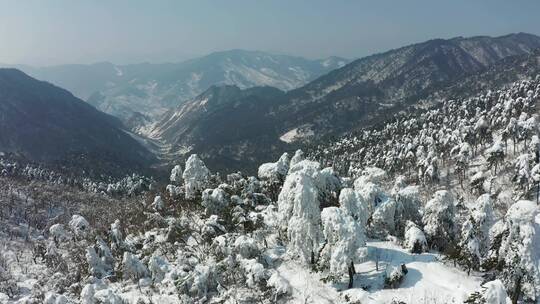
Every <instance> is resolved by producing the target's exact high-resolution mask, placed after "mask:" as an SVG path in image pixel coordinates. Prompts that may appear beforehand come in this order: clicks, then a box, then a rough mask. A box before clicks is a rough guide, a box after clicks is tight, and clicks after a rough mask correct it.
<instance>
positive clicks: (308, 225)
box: [278, 160, 321, 263]
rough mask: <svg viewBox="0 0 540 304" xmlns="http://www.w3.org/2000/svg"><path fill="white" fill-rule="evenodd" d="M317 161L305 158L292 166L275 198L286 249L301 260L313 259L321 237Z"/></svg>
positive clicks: (308, 260) (309, 260)
mask: <svg viewBox="0 0 540 304" xmlns="http://www.w3.org/2000/svg"><path fill="white" fill-rule="evenodd" d="M319 166H320V165H319V163H317V162H313V161H308V160H304V161H301V162H300V163H298V164H296V165H295V166H294V167H293V168H291V172H290V173H289V175H288V176H287V178H286V179H285V183H284V184H283V189H282V190H281V192H280V194H279V198H278V212H279V216H280V226H281V230H285V231H286V232H287V237H288V241H289V246H288V250H289V251H290V253H291V254H292V255H293V256H298V257H299V258H300V260H301V261H304V262H311V263H313V262H314V257H315V252H316V251H317V248H318V246H319V239H320V234H321V233H320V227H319V225H320V210H319V208H320V202H319V189H318V188H317V176H318V174H319Z"/></svg>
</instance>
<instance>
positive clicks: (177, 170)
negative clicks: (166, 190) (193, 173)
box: [169, 165, 182, 185]
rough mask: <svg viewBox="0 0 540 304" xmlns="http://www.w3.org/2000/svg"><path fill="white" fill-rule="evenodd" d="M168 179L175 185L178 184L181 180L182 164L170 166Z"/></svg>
mask: <svg viewBox="0 0 540 304" xmlns="http://www.w3.org/2000/svg"><path fill="white" fill-rule="evenodd" d="M169 180H170V181H171V182H172V183H175V184H176V185H179V184H180V182H181V181H182V166H180V165H176V166H174V167H173V168H172V170H171V176H170V177H169Z"/></svg>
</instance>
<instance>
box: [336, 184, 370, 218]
mask: <svg viewBox="0 0 540 304" xmlns="http://www.w3.org/2000/svg"><path fill="white" fill-rule="evenodd" d="M339 207H340V209H342V210H343V211H344V212H345V213H346V214H348V215H350V216H352V217H353V219H354V220H356V221H358V222H359V223H360V225H362V227H365V226H366V224H367V221H368V217H369V211H368V206H367V204H366V202H365V201H364V200H363V198H362V197H361V196H360V194H358V192H356V191H354V190H353V189H351V188H344V189H342V190H341V193H340V194H339Z"/></svg>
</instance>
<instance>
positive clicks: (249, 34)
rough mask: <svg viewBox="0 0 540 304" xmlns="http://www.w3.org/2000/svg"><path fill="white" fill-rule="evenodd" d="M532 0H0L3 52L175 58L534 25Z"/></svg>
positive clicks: (23, 57)
mask: <svg viewBox="0 0 540 304" xmlns="http://www.w3.org/2000/svg"><path fill="white" fill-rule="evenodd" d="M539 13H540V1H538V0H519V1H510V0H489V1H488V0H485V1H482V0H452V1H442V0H441V1H438V0H407V1H405V0H394V1H389V0H376V1H375V0H374V1H361V0H357V1H352V0H349V1H346V0H327V1H322V0H273V1H270V0H250V1H248V0H213V1H211V0H193V1H182V0H146V1H144V0H87V1H83V0H0V46H1V47H0V62H3V63H28V64H34V65H54V64H60V63H91V62H98V61H111V62H115V63H133V62H143V61H148V62H164V61H181V60H184V59H187V58H192V57H196V56H200V55H205V54H208V53H210V52H213V51H219V50H227V49H234V48H241V49H249V50H262V51H269V52H274V53H281V54H291V55H299V56H305V57H309V58H319V57H326V56H330V55H337V56H344V57H349V58H355V57H362V56H365V55H370V54H372V53H375V52H380V51H385V50H388V49H390V48H395V47H399V46H402V45H406V44H410V43H414V42H420V41H424V40H427V39H431V38H438V37H440V38H450V37H455V36H471V35H502V34H507V33H510V32H520V31H521V32H529V33H533V34H540V17H539Z"/></svg>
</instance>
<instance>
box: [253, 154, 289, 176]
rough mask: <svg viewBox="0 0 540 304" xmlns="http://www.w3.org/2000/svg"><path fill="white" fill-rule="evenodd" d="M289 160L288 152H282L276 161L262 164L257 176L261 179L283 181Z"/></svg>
mask: <svg viewBox="0 0 540 304" xmlns="http://www.w3.org/2000/svg"><path fill="white" fill-rule="evenodd" d="M289 162H290V161H289V154H288V153H284V154H283V155H282V156H281V157H280V158H279V160H278V161H277V162H275V163H265V164H262V165H261V166H260V167H259V171H258V176H259V178H260V179H261V180H268V181H283V180H284V179H285V176H286V175H287V171H289Z"/></svg>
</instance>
